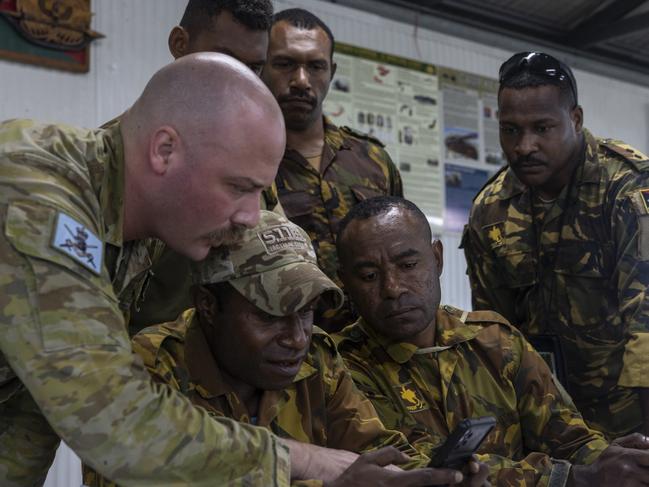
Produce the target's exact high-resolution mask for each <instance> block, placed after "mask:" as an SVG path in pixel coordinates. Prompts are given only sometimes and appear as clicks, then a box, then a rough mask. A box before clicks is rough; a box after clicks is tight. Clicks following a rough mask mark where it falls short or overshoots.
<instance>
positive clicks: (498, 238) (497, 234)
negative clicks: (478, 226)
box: [487, 225, 505, 248]
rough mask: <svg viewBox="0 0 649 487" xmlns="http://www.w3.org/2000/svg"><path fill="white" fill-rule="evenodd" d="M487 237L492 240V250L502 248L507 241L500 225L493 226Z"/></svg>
mask: <svg viewBox="0 0 649 487" xmlns="http://www.w3.org/2000/svg"><path fill="white" fill-rule="evenodd" d="M487 236H488V237H489V240H491V248H495V247H500V246H501V245H503V244H504V243H505V239H504V237H503V234H502V232H501V231H500V227H499V226H498V225H492V226H491V228H490V229H489V233H487Z"/></svg>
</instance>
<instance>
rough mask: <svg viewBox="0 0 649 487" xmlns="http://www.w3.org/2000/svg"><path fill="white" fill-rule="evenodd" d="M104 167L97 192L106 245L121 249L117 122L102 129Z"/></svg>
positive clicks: (120, 157)
mask: <svg viewBox="0 0 649 487" xmlns="http://www.w3.org/2000/svg"><path fill="white" fill-rule="evenodd" d="M103 141H104V147H103V149H104V152H105V154H106V166H105V169H104V175H103V180H102V183H101V188H100V190H99V203H100V204H101V207H102V209H103V212H104V222H105V223H104V224H105V232H106V233H105V235H104V240H105V242H106V243H109V244H112V245H115V246H117V247H121V246H122V243H123V240H124V184H125V183H124V143H123V140H122V134H121V132H120V123H119V121H117V122H115V123H112V124H110V125H109V126H108V127H107V128H105V129H103Z"/></svg>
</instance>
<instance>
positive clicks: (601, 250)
mask: <svg viewBox="0 0 649 487" xmlns="http://www.w3.org/2000/svg"><path fill="white" fill-rule="evenodd" d="M585 142H586V146H585V159H584V162H583V164H581V165H580V166H579V167H578V168H577V170H576V173H575V175H574V176H573V178H574V181H573V183H572V184H571V185H570V184H569V185H568V186H567V187H566V188H564V189H563V191H562V192H561V194H560V195H559V197H558V198H557V200H556V202H555V203H554V204H551V205H549V207H547V208H543V207H542V206H540V205H539V203H538V202H537V201H535V200H537V198H533V197H532V194H531V192H530V190H529V189H528V188H526V187H525V186H523V185H522V184H521V183H520V182H519V181H518V180H517V179H516V177H515V176H514V173H513V172H512V171H510V170H509V169H507V168H505V169H503V170H502V171H501V172H500V173H499V174H497V175H496V176H495V177H494V178H493V179H492V180H491V181H490V182H489V183H487V185H486V186H485V187H484V188H483V189H482V191H481V192H480V193H479V194H478V196H477V197H476V199H475V202H474V205H473V209H472V211H471V216H470V220H469V224H468V225H467V227H466V229H465V234H464V238H463V247H464V251H465V255H466V259H467V262H468V274H469V278H470V280H471V287H472V291H473V306H474V308H475V309H494V310H495V311H497V312H499V313H501V314H503V315H504V316H505V317H506V318H507V319H508V320H510V321H511V322H512V323H515V324H516V325H517V326H520V328H521V330H522V331H523V333H524V334H526V335H527V336H528V337H529V338H531V337H534V336H536V335H539V334H549V335H554V336H556V337H558V341H559V342H560V344H561V347H562V349H563V356H564V357H566V360H565V361H566V366H567V367H566V368H567V377H568V383H567V387H568V391H569V392H570V394H571V395H572V396H573V398H574V400H575V404H576V405H577V407H578V408H579V410H580V411H581V413H582V414H583V416H584V418H585V419H586V420H587V421H588V422H589V423H590V424H591V426H593V427H595V428H597V429H600V430H601V431H603V432H604V433H606V434H607V435H608V436H609V437H611V438H613V437H617V436H621V435H623V434H626V433H629V432H631V431H633V430H637V429H639V427H640V426H641V424H642V411H641V405H640V402H639V397H638V393H637V392H636V391H635V390H634V389H633V388H635V387H643V388H646V387H649V360H647V355H648V354H649V330H648V328H649V293H647V286H649V160H647V158H646V156H644V155H642V154H640V153H639V152H637V151H635V150H633V149H632V148H630V147H629V146H627V145H625V144H623V143H621V142H616V141H611V140H602V139H596V138H594V137H593V136H592V135H590V133H588V132H586V135H585ZM570 187H572V189H571V188H570ZM533 214H534V215H536V218H533V217H532V215H533ZM559 235H560V236H559Z"/></svg>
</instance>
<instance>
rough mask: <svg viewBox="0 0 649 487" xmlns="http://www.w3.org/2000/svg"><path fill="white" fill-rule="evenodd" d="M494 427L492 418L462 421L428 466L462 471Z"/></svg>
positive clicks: (494, 423)
mask: <svg viewBox="0 0 649 487" xmlns="http://www.w3.org/2000/svg"><path fill="white" fill-rule="evenodd" d="M495 425H496V418H494V417H493V416H485V417H483V418H472V419H464V420H462V421H461V422H460V424H458V425H457V427H456V428H455V430H453V433H451V434H450V435H449V436H448V438H446V441H445V442H444V444H443V445H442V446H441V447H439V448H438V449H437V451H436V452H435V454H434V455H433V457H432V458H431V460H430V463H429V464H428V466H429V467H434V468H441V467H446V468H455V469H458V470H460V469H462V467H464V464H465V463H466V462H467V461H468V460H469V458H471V455H473V454H474V453H475V452H476V450H477V449H478V448H479V447H480V444H481V443H482V441H483V440H484V439H485V438H486V437H487V435H488V434H489V433H490V432H491V430H492V429H493V427H494V426H495Z"/></svg>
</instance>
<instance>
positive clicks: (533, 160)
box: [512, 156, 545, 166]
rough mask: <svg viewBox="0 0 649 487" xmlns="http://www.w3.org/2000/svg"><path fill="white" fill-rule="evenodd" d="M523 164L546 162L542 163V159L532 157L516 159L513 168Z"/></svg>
mask: <svg viewBox="0 0 649 487" xmlns="http://www.w3.org/2000/svg"><path fill="white" fill-rule="evenodd" d="M523 164H543V165H544V164H545V161H542V160H541V159H537V158H536V157H532V156H521V157H518V158H516V159H515V160H514V161H513V164H512V165H513V166H520V165H523Z"/></svg>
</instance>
